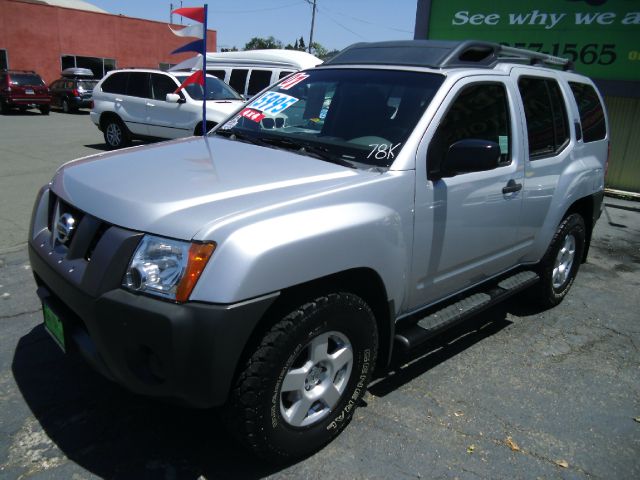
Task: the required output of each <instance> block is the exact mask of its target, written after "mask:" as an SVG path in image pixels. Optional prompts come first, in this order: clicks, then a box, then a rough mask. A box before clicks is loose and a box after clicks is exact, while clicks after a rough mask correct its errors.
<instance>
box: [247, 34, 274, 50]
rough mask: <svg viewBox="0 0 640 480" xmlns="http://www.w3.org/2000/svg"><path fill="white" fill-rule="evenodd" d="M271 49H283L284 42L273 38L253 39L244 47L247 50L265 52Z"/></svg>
mask: <svg viewBox="0 0 640 480" xmlns="http://www.w3.org/2000/svg"><path fill="white" fill-rule="evenodd" d="M269 48H282V42H281V41H280V40H277V39H276V38H274V37H273V36H269V37H267V38H261V37H253V38H252V39H251V40H249V41H248V42H247V44H246V45H245V46H244V49H245V50H264V49H269Z"/></svg>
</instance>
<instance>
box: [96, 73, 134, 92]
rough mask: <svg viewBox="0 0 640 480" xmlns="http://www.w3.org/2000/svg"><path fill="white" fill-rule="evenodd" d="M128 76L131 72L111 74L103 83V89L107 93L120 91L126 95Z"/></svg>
mask: <svg viewBox="0 0 640 480" xmlns="http://www.w3.org/2000/svg"><path fill="white" fill-rule="evenodd" d="M127 77H129V72H122V73H113V74H111V75H110V76H109V77H108V78H107V79H106V80H105V81H104V82H103V83H102V91H103V92H106V93H120V94H122V95H124V93H125V92H126V90H127Z"/></svg>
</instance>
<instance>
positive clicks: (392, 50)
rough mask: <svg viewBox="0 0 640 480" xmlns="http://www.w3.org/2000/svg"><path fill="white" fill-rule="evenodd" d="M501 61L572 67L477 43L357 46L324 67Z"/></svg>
mask: <svg viewBox="0 0 640 480" xmlns="http://www.w3.org/2000/svg"><path fill="white" fill-rule="evenodd" d="M503 62H524V63H528V64H530V65H536V64H543V65H548V66H554V67H561V68H562V69H563V70H569V69H572V68H573V63H572V62H571V61H570V60H567V59H566V58H562V57H554V56H553V55H548V54H546V53H540V52H532V51H530V50H524V49H521V48H513V47H506V46H504V45H500V44H499V43H494V42H484V41H479V40H465V41H448V40H405V41H392V42H373V43H356V44H354V45H351V46H350V47H347V48H345V49H344V50H342V51H341V52H340V53H338V54H337V55H336V56H334V57H333V58H331V59H329V60H327V61H326V62H325V63H324V64H323V65H346V64H361V65H407V66H416V67H429V68H461V67H467V68H469V67H474V68H493V67H494V66H495V65H496V64H498V63H503Z"/></svg>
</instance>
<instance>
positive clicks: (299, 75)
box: [279, 73, 309, 90]
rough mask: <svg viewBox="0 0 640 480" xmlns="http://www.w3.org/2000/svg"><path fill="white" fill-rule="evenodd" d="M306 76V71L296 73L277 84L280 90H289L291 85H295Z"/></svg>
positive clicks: (307, 76)
mask: <svg viewBox="0 0 640 480" xmlns="http://www.w3.org/2000/svg"><path fill="white" fill-rule="evenodd" d="M306 78H309V75H307V74H306V73H296V74H295V75H291V76H290V77H289V78H287V79H286V80H285V81H284V82H282V83H281V84H280V85H279V87H280V90H289V89H290V88H291V87H294V86H296V85H297V84H299V83H300V82H302V81H303V80H304V79H306Z"/></svg>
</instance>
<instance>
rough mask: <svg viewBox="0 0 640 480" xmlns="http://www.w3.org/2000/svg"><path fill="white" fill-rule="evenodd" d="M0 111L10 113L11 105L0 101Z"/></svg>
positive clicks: (4, 113)
mask: <svg viewBox="0 0 640 480" xmlns="http://www.w3.org/2000/svg"><path fill="white" fill-rule="evenodd" d="M0 112H2V114H3V115H9V113H11V107H9V104H8V103H7V102H5V101H0Z"/></svg>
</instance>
